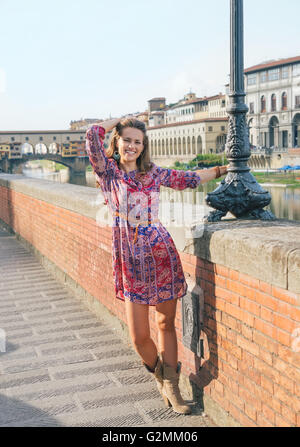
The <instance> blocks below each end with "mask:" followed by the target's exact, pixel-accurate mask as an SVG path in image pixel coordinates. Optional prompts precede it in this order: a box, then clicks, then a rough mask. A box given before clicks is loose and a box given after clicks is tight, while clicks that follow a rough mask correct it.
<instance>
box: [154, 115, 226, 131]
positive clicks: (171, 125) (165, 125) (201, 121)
mask: <svg viewBox="0 0 300 447" xmlns="http://www.w3.org/2000/svg"><path fill="white" fill-rule="evenodd" d="M214 121H215V122H220V121H228V118H227V117H226V118H203V119H201V120H192V121H182V122H179V123H170V124H163V125H162V126H155V127H148V129H147V130H152V129H162V128H164V127H176V126H184V125H186V124H198V123H206V122H209V123H211V122H214Z"/></svg>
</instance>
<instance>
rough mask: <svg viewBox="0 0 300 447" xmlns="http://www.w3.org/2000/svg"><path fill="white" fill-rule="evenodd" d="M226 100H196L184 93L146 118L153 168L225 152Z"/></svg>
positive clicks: (215, 97)
mask: <svg viewBox="0 0 300 447" xmlns="http://www.w3.org/2000/svg"><path fill="white" fill-rule="evenodd" d="M226 104H227V101H226V96H225V95H223V94H222V93H220V94H219V95H215V96H211V97H204V98H197V97H196V95H195V93H192V92H190V93H188V94H186V95H185V96H184V98H183V99H182V100H180V101H179V102H178V103H176V104H173V105H171V106H166V107H165V109H164V110H160V111H152V112H151V113H150V114H149V127H148V130H147V134H148V137H149V143H150V151H151V157H152V159H154V160H155V162H156V163H157V164H160V165H163V166H172V165H173V164H174V162H175V161H176V160H178V161H181V162H188V161H190V160H192V159H193V158H195V157H196V156H197V155H198V154H210V153H221V152H223V151H224V149H225V142H226V136H227V123H228V117H227V113H226Z"/></svg>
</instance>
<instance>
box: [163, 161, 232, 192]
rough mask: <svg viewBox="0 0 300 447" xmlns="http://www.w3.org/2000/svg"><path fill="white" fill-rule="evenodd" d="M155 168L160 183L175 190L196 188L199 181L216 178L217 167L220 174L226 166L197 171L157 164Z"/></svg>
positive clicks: (203, 181)
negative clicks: (169, 167) (162, 166)
mask: <svg viewBox="0 0 300 447" xmlns="http://www.w3.org/2000/svg"><path fill="white" fill-rule="evenodd" d="M156 169H157V172H158V175H159V179H160V184H161V185H162V186H167V187H168V188H172V189H176V190H183V189H186V188H196V187H197V186H198V185H199V184H200V183H202V184H203V183H207V182H209V181H210V180H213V179H215V178H216V176H217V171H218V169H220V174H221V175H224V174H226V173H227V166H220V167H219V168H217V167H213V168H210V169H200V170H197V171H181V170H176V169H168V168H161V167H159V166H157V167H156Z"/></svg>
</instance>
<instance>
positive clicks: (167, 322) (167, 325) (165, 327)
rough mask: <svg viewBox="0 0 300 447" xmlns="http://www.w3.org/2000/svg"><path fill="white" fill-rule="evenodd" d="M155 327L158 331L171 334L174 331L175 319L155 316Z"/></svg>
mask: <svg viewBox="0 0 300 447" xmlns="http://www.w3.org/2000/svg"><path fill="white" fill-rule="evenodd" d="M157 327H158V329H159V330H160V331H163V332H171V331H174V330H175V318H174V317H173V316H166V315H159V316H157Z"/></svg>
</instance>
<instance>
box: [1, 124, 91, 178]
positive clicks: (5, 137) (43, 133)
mask: <svg viewBox="0 0 300 447" xmlns="http://www.w3.org/2000/svg"><path fill="white" fill-rule="evenodd" d="M84 140H85V130H31V131H26V130H18V131H3V132H0V145H1V144H9V145H12V144H20V145H21V150H22V152H23V148H25V147H26V145H27V147H28V145H30V146H31V147H32V151H31V152H33V154H26V153H23V155H22V158H12V159H3V160H1V161H0V169H1V170H2V172H6V173H12V172H13V171H15V172H20V169H21V165H22V164H24V163H26V162H27V161H33V160H51V161H55V162H57V163H61V164H62V165H64V166H67V167H68V168H69V169H70V171H71V174H72V173H73V174H83V173H85V168H86V166H88V165H89V160H88V158H86V159H84V158H78V157H76V156H74V157H62V156H61V155H59V154H55V153H51V150H50V147H51V146H52V145H59V146H60V145H62V144H68V143H71V142H75V141H76V142H82V141H84ZM39 144H42V145H44V146H45V147H46V149H47V153H45V154H39V153H36V152H37V151H36V149H35V148H36V146H37V145H39ZM24 152H26V151H24Z"/></svg>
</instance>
